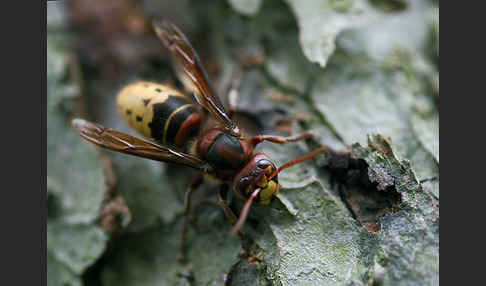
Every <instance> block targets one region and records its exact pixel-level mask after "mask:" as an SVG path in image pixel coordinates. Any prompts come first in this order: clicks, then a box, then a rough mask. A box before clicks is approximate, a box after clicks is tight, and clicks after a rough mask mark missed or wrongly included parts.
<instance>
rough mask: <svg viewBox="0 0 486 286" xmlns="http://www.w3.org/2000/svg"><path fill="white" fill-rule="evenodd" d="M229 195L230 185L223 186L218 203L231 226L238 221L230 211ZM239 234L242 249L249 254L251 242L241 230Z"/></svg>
mask: <svg viewBox="0 0 486 286" xmlns="http://www.w3.org/2000/svg"><path fill="white" fill-rule="evenodd" d="M227 195H228V185H226V184H223V185H221V188H220V189H219V197H218V203H219V205H220V206H221V207H222V208H223V211H224V214H225V216H226V218H227V219H228V220H229V222H230V223H231V225H235V224H236V222H237V221H238V219H237V217H236V215H235V214H234V213H233V211H232V210H231V209H230V207H229V206H228V201H227V197H228V196H227ZM237 234H238V236H239V238H240V240H241V247H242V248H243V250H244V251H245V252H246V253H248V252H249V249H250V245H251V242H250V240H249V239H247V237H246V236H245V235H244V234H243V232H242V231H241V230H238V232H237Z"/></svg>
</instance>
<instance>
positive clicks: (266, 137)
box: [251, 131, 314, 146]
mask: <svg viewBox="0 0 486 286" xmlns="http://www.w3.org/2000/svg"><path fill="white" fill-rule="evenodd" d="M312 137H314V133H312V131H305V132H303V133H301V134H298V135H295V136H289V137H282V136H272V135H258V136H255V137H253V138H251V143H253V146H256V145H258V144H260V143H262V142H263V141H270V142H273V143H277V144H285V143H288V142H296V141H300V140H305V139H309V138H312Z"/></svg>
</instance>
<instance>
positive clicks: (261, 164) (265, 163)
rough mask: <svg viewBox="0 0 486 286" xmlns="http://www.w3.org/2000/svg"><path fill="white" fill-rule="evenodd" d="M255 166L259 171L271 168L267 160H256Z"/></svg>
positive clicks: (270, 163)
mask: <svg viewBox="0 0 486 286" xmlns="http://www.w3.org/2000/svg"><path fill="white" fill-rule="evenodd" d="M257 166H258V168H260V169H266V168H267V167H268V166H272V162H270V161H268V160H267V159H261V160H258V162H257Z"/></svg>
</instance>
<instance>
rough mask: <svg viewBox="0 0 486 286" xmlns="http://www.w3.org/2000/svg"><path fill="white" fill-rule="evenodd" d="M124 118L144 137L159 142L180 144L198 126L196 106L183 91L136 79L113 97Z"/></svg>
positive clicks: (193, 133)
mask: <svg viewBox="0 0 486 286" xmlns="http://www.w3.org/2000/svg"><path fill="white" fill-rule="evenodd" d="M117 103H118V110H119V112H120V114H121V116H122V117H123V118H124V119H125V121H126V122H127V123H128V124H129V125H130V126H131V127H132V128H133V129H135V130H137V131H138V132H140V133H141V134H143V135H144V136H146V137H149V138H153V139H155V140H157V141H159V142H160V143H163V144H175V145H178V146H183V145H184V143H185V142H186V141H187V140H188V139H189V137H190V136H194V135H195V133H196V131H197V130H198V129H199V125H200V121H201V116H200V114H199V109H198V107H197V106H196V105H194V104H193V103H192V102H191V101H190V100H189V99H188V98H187V97H186V96H185V95H183V94H182V93H180V92H179V91H177V90H175V89H173V88H170V87H168V86H165V85H162V84H158V83H154V82H148V81H139V82H135V83H132V84H130V85H128V86H126V87H125V88H123V89H122V90H121V91H120V93H119V94H118V97H117Z"/></svg>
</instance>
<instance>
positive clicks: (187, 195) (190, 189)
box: [177, 174, 204, 261]
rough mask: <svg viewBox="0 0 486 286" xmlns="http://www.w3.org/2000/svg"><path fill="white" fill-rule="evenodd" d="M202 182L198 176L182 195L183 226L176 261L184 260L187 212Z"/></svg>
mask: <svg viewBox="0 0 486 286" xmlns="http://www.w3.org/2000/svg"><path fill="white" fill-rule="evenodd" d="M203 181H204V177H203V175H202V174H201V175H198V176H197V177H196V179H195V180H194V181H193V182H192V184H190V185H189V187H188V188H187V190H186V193H185V195H184V224H183V226H182V238H181V246H180V250H179V256H178V257H177V259H178V260H179V261H183V260H184V258H185V257H184V256H185V255H184V254H185V246H186V239H187V230H188V226H189V211H190V209H191V195H192V193H193V192H194V191H195V190H196V189H197V188H198V187H199V186H200V185H201V184H202V182H203Z"/></svg>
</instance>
